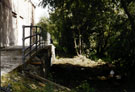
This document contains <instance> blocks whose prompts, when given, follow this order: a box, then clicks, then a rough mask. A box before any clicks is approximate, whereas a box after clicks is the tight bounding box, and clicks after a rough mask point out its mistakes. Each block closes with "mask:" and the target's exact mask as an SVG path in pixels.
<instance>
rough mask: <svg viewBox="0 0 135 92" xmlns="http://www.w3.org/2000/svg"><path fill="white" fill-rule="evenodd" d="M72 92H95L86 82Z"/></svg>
mask: <svg viewBox="0 0 135 92" xmlns="http://www.w3.org/2000/svg"><path fill="white" fill-rule="evenodd" d="M71 92H95V90H94V88H90V85H89V84H88V83H87V82H86V81H85V82H83V83H81V84H80V85H79V86H77V87H76V88H75V89H73V90H72V91H71Z"/></svg>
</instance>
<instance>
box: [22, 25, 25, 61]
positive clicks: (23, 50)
mask: <svg viewBox="0 0 135 92" xmlns="http://www.w3.org/2000/svg"><path fill="white" fill-rule="evenodd" d="M22 28H23V38H22V44H23V49H22V52H23V53H22V54H23V56H22V64H24V63H25V58H24V57H25V26H24V25H23V26H22Z"/></svg>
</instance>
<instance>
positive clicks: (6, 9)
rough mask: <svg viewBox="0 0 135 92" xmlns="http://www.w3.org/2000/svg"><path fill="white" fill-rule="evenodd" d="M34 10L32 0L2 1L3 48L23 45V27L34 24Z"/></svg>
mask: <svg viewBox="0 0 135 92" xmlns="http://www.w3.org/2000/svg"><path fill="white" fill-rule="evenodd" d="M34 9H35V6H34V5H33V4H32V3H31V1H30V0H0V40H1V41H0V42H1V47H6V46H21V45H22V25H31V24H34ZM25 35H26V36H27V35H29V31H26V34H25ZM28 44H29V41H26V45H28Z"/></svg>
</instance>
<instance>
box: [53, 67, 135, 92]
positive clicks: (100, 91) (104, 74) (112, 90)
mask: <svg viewBox="0 0 135 92" xmlns="http://www.w3.org/2000/svg"><path fill="white" fill-rule="evenodd" d="M110 70H111V68H110V67H109V66H108V64H105V65H100V66H97V67H93V68H91V67H80V66H75V65H70V64H57V65H53V66H52V69H51V77H52V80H53V81H54V82H56V83H59V84H61V85H64V86H66V87H69V88H71V89H73V88H75V87H77V86H79V85H80V84H81V83H83V82H84V81H87V83H88V84H89V85H90V87H91V88H94V89H95V92H135V81H133V80H130V81H129V80H127V79H126V77H124V76H122V78H121V79H119V80H118V79H116V78H111V77H109V73H110ZM116 73H117V72H116Z"/></svg>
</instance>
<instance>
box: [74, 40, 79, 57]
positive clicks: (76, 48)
mask: <svg viewBox="0 0 135 92" xmlns="http://www.w3.org/2000/svg"><path fill="white" fill-rule="evenodd" d="M74 45H75V50H76V54H77V55H78V56H79V51H78V46H77V43H76V38H75V37H74Z"/></svg>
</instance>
